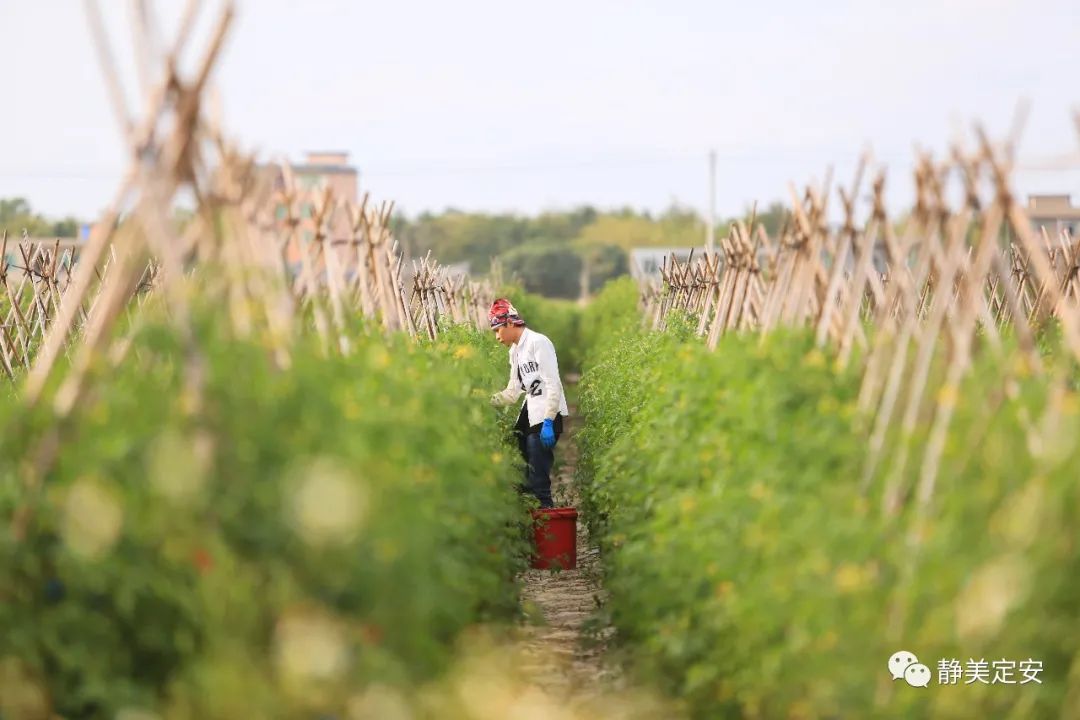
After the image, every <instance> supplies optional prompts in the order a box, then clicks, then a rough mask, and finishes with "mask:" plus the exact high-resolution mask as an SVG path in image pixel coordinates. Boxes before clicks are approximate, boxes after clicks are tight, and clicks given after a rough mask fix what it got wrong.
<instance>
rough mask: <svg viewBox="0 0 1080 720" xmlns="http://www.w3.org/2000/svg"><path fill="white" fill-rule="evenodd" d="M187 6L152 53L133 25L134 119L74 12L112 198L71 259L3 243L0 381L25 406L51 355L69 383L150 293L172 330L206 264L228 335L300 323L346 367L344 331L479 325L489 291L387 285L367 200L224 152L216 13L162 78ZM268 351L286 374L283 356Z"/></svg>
mask: <svg viewBox="0 0 1080 720" xmlns="http://www.w3.org/2000/svg"><path fill="white" fill-rule="evenodd" d="M199 5H200V4H199V3H198V2H195V1H194V0H192V1H191V2H189V3H188V6H187V9H186V11H185V14H184V16H183V20H182V22H181V26H180V29H179V31H178V33H177V36H176V37H175V39H174V41H173V42H172V44H171V45H170V46H169V47H167V48H155V47H153V44H152V42H151V39H152V38H155V37H160V34H159V33H157V32H156V31H155V30H154V29H153V28H150V27H149V26H148V25H147V23H149V22H150V18H151V17H152V14H146V13H140V14H137V15H136V27H135V31H136V35H137V36H138V37H140V38H141V39H142V41H141V42H140V43H138V48H137V50H138V52H139V53H140V57H138V58H137V61H139V62H138V66H139V68H140V70H141V76H140V87H141V90H142V92H143V94H144V96H145V100H146V102H145V108H146V110H145V113H144V114H143V115H142V116H141V117H140V118H139V119H138V120H136V119H134V118H133V114H132V112H131V109H130V108H129V106H128V104H127V103H126V102H125V101H124V99H123V98H124V94H123V92H122V90H121V88H120V79H119V73H118V72H117V70H116V67H115V65H114V63H113V60H112V53H111V49H110V44H109V42H108V40H107V38H106V37H105V33H104V27H103V25H102V23H101V22H100V17H99V15H98V12H97V6H96V4H95V3H94V2H89V3H88V8H89V17H90V23H89V26H90V29H91V31H92V34H93V36H94V40H95V43H96V46H97V49H98V51H99V56H100V59H101V61H102V67H103V69H104V73H105V78H106V82H107V85H108V87H109V89H110V93H111V96H112V100H113V105H114V109H115V111H116V115H117V117H118V119H119V121H120V124H121V127H122V129H123V131H124V133H125V134H126V136H127V139H128V146H129V152H130V155H129V156H130V158H131V160H130V166H129V169H128V171H127V173H126V175H125V179H124V181H123V183H122V185H121V188H120V190H119V192H118V193H117V196H116V199H115V200H114V202H113V203H112V204H111V206H110V207H109V209H108V210H107V211H106V212H105V214H104V216H103V218H102V219H101V221H100V222H98V223H97V224H95V226H94V227H93V230H92V232H91V235H90V237H89V239H88V240H87V242H86V243H85V244H84V245H81V246H79V247H78V248H77V249H72V248H68V249H65V250H63V251H62V252H61V249H60V245H59V242H58V241H57V242H56V243H53V244H49V243H43V242H31V241H29V239H28V238H26V237H25V236H24V238H23V239H21V240H18V241H16V240H14V239H9V238H8V236H7V234H5V235H4V236H3V247H2V257H3V265H2V267H0V282H2V283H3V286H4V287H3V293H2V295H0V315H2V317H3V324H2V328H0V369H2V371H3V373H4V374H5V375H6V376H7V377H8V378H10V379H13V380H14V379H20V378H21V376H23V375H25V376H26V396H27V398H28V400H29V401H31V402H34V401H36V399H37V398H38V397H39V395H40V393H41V391H42V389H43V387H44V384H45V380H46V379H47V378H48V376H49V375H50V374H51V373H52V371H53V369H54V367H56V364H57V363H56V361H57V359H58V357H59V356H60V355H61V354H66V355H68V357H69V358H70V359H71V361H72V371H71V375H70V377H69V380H71V379H72V378H76V377H78V376H79V375H80V374H81V373H82V372H83V371H84V370H85V368H86V366H87V363H88V362H89V358H90V357H91V355H92V354H93V353H94V352H95V351H97V350H101V349H102V348H103V347H104V345H105V344H107V342H108V338H109V336H110V335H111V330H110V329H111V327H112V325H113V323H114V322H115V320H116V319H117V318H118V317H120V316H123V315H130V314H131V313H132V311H133V307H134V306H141V305H142V304H144V303H145V301H146V300H147V298H149V297H151V296H152V295H154V294H157V293H162V292H164V293H166V294H167V295H168V298H167V305H168V307H169V311H170V313H171V314H172V315H173V316H174V318H175V319H176V320H177V322H179V323H180V324H181V325H183V324H184V323H186V318H187V312H188V311H187V309H186V305H187V301H186V300H185V299H184V293H183V291H182V290H181V289H180V288H179V284H178V281H179V280H180V279H182V278H183V279H187V278H190V277H192V276H194V275H197V274H198V273H199V272H200V268H201V267H203V266H205V265H207V264H214V265H215V266H217V267H221V268H223V269H224V270H223V271H224V275H225V278H226V280H227V281H226V282H225V283H224V284H223V285H222V286H221V293H222V295H223V302H222V307H223V308H224V309H226V310H227V312H228V313H229V316H230V318H231V320H232V322H233V325H234V327H235V328H236V329H237V330H238V331H239V332H242V333H248V332H251V331H252V329H253V328H254V327H255V326H257V325H259V323H266V324H267V325H268V326H269V327H270V328H271V330H272V334H273V335H274V336H275V337H277V338H279V339H280V338H286V337H289V336H290V333H291V332H292V330H293V326H294V324H295V322H296V319H297V318H301V317H304V318H307V317H310V319H311V322H312V323H313V324H314V326H315V328H316V330H317V332H318V334H319V337H320V338H321V339H322V341H323V344H324V347H325V348H326V349H327V350H329V348H330V346H331V345H333V346H334V347H335V348H336V349H337V351H340V352H344V353H348V352H349V343H348V337H347V336H348V333H349V330H350V328H351V327H352V326H354V325H355V324H356V322H357V318H358V317H361V318H369V319H371V320H372V321H374V322H375V323H377V324H378V325H380V326H381V327H382V328H383V329H384V330H385V331H387V332H397V331H402V332H407V333H409V334H411V335H413V336H419V335H423V336H427V337H432V338H433V337H435V336H436V335H437V334H438V333H439V329H440V323H441V322H443V321H444V318H445V319H446V320H452V321H454V322H471V323H474V324H476V325H478V326H482V322H483V318H484V317H485V313H486V310H487V307H488V306H489V305H490V301H491V299H492V298H493V294H494V291H493V286H492V283H491V282H490V281H485V282H474V281H471V280H469V279H468V278H466V277H461V276H453V277H452V276H450V275H449V274H448V273H447V271H446V270H445V269H444V268H442V267H440V266H439V265H438V264H437V263H435V262H433V261H432V260H431V259H430V258H425V259H424V260H423V261H422V263H420V267H419V269H418V270H417V272H416V273H415V274H414V276H413V278H412V279H411V280H410V281H408V282H406V281H405V280H404V279H403V277H402V266H403V264H404V262H405V258H404V256H403V254H402V251H401V248H400V246H399V245H398V243H397V241H396V240H395V239H394V238H393V235H392V232H391V229H390V218H391V213H392V209H393V206H392V205H391V204H382V205H378V206H376V205H375V204H374V203H372V202H370V201H369V198H368V196H367V195H365V196H364V197H363V198H362V199H361V200H360V201H359V202H355V201H353V200H351V199H349V198H338V197H335V196H334V195H333V193H332V192H331V191H330V190H329V189H324V190H301V189H299V188H298V186H297V183H296V180H295V178H294V176H293V173H292V171H291V168H290V167H289V166H288V164H285V163H282V164H275V165H266V166H258V165H256V164H255V163H254V161H253V159H252V158H251V157H248V156H245V155H244V154H242V153H240V152H238V151H236V150H235V149H234V148H233V147H231V146H230V145H229V144H228V143H226V142H225V140H224V139H223V135H222V133H221V131H220V129H219V128H220V123H218V122H217V121H216V119H214V118H211V117H209V116H208V113H207V112H206V110H205V108H204V96H205V94H206V88H207V85H208V78H209V76H210V73H211V71H212V69H213V67H214V65H215V63H216V61H217V57H218V53H219V51H220V48H221V45H222V42H223V40H224V38H225V36H226V34H227V32H228V29H229V27H230V25H231V23H232V18H233V8H232V4H231V3H227V4H226V5H225V6H224V8H223V9H222V10H221V14H220V16H219V17H218V19H217V22H216V23H215V24H214V26H213V29H212V31H211V32H210V33H209V36H208V40H207V42H206V43H205V47H204V49H203V54H202V57H201V59H200V61H199V63H197V65H196V71H195V72H194V73H193V75H192V76H190V77H182V76H181V75H180V73H179V71H178V67H179V63H178V60H177V58H178V57H179V56H180V54H181V53H182V52H184V51H185V49H186V46H187V44H188V42H189V40H190V35H191V33H192V24H193V23H194V20H195V17H196V15H197V13H198V10H199ZM154 58H156V59H157V61H156V62H152V60H153V59H154ZM154 72H158V77H157V78H156V82H154V80H155V78H154V75H153V73H154ZM181 190H188V191H190V192H191V193H192V194H193V195H194V197H196V198H197V199H198V208H197V210H196V212H195V215H194V217H193V219H192V220H191V221H190V222H189V223H188V225H187V226H186V228H184V229H183V230H178V229H176V227H175V226H174V224H173V222H172V221H171V208H172V205H173V201H174V198H175V197H176V196H177V195H178V194H179V192H180V191H181ZM304 209H310V210H311V212H310V213H305V212H303V210H304ZM342 225H345V226H347V227H349V228H350V229H351V232H350V233H349V234H348V236H346V237H333V236H332V235H331V232H330V228H331V227H340V226H342ZM9 258H17V259H16V260H14V261H12V262H9ZM277 352H278V356H279V360H281V361H282V362H287V360H286V358H287V349H286V347H285V345H284V344H279V346H278V348H277ZM72 382H75V381H74V380H72ZM66 387H67V391H66V392H62V393H61V394H60V396H59V397H58V402H60V405H61V406H62V405H66V406H67V407H61V406H58V409H60V410H62V412H66V411H67V410H68V409H70V405H71V404H73V402H74V401H75V400H76V399H77V397H78V395H79V393H78V392H76V391H75V388H76V387H77V382H75V384H71V383H68V384H67V385H66Z"/></svg>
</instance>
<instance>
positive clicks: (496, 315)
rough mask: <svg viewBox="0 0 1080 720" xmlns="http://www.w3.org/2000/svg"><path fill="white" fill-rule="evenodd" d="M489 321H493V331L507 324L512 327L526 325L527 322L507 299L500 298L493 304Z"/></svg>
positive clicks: (489, 312)
mask: <svg viewBox="0 0 1080 720" xmlns="http://www.w3.org/2000/svg"><path fill="white" fill-rule="evenodd" d="M488 320H490V321H491V329H492V330H494V329H495V328H497V327H501V326H502V325H506V324H507V323H509V324H510V325H524V324H525V321H524V320H522V319H521V316H520V315H518V311H517V310H516V309H515V308H514V306H513V305H511V304H510V301H509V300H507V299H506V298H499V299H498V300H496V301H495V302H493V303H492V304H491V310H489V311H488Z"/></svg>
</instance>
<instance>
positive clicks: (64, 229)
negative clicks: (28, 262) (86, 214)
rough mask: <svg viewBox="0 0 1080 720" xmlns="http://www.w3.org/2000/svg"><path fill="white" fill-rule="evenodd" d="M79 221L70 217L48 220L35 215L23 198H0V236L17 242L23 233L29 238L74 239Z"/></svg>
mask: <svg viewBox="0 0 1080 720" xmlns="http://www.w3.org/2000/svg"><path fill="white" fill-rule="evenodd" d="M78 228H79V221H78V220H76V219H75V218H73V217H71V216H70V215H69V216H68V217H66V218H63V219H62V220H55V221H54V220H48V219H46V218H45V217H43V216H42V215H40V214H38V213H35V212H34V210H33V208H31V207H30V203H29V202H27V201H26V199H25V198H21V197H17V198H0V234H2V233H3V231H5V230H6V231H7V233H8V238H10V239H12V240H17V239H19V238H21V237H22V234H23V231H24V230H25V231H26V234H27V235H29V236H30V237H37V238H42V237H46V238H47V237H75V234H76V233H77V232H78Z"/></svg>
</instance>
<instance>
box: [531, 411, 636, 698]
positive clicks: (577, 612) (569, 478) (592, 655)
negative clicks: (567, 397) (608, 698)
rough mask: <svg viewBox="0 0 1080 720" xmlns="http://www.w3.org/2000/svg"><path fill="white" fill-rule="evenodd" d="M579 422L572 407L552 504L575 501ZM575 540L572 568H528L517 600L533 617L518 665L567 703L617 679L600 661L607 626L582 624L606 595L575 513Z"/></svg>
mask: <svg viewBox="0 0 1080 720" xmlns="http://www.w3.org/2000/svg"><path fill="white" fill-rule="evenodd" d="M580 424H581V418H580V417H578V415H577V408H576V407H571V408H570V417H569V418H567V422H566V423H565V425H564V428H563V434H562V435H561V436H560V437H559V444H558V446H557V448H556V454H557V456H558V457H559V459H560V460H561V466H560V468H559V471H558V473H557V475H556V476H555V477H553V478H552V492H553V494H554V496H555V505H556V506H575V505H576V504H577V502H576V501H577V496H576V493H575V491H574V487H573V477H574V473H575V471H576V469H577V458H578V448H577V444H576V442H575V434H576V432H577V429H578V427H579V426H580ZM577 543H578V566H577V568H576V569H574V570H564V571H561V572H551V571H547V570H528V571H526V572H525V574H524V577H523V578H522V580H523V584H524V588H523V592H522V605H523V608H524V610H525V613H526V615H527V616H529V617H530V619H531V620H532V623H530V624H526V625H525V626H524V627H523V637H522V639H521V643H520V648H521V654H522V657H523V663H524V665H523V667H522V668H521V670H522V672H524V673H527V676H528V677H530V678H532V679H533V681H534V682H535V683H536V684H537V685H538V686H540V687H542V688H543V689H544V691H545V692H546V693H547V694H549V695H550V696H552V697H554V698H558V699H561V700H563V701H566V702H568V703H569V704H578V703H582V702H583V703H588V702H589V701H590V700H593V699H596V698H598V697H599V695H600V694H602V693H605V692H610V691H612V690H615V689H617V685H619V684H621V683H620V682H619V681H620V679H621V678H620V673H619V672H618V669H617V668H616V667H614V663H607V662H605V650H606V645H607V643H606V639H607V638H609V637H610V635H611V632H612V630H611V628H591V627H587V626H586V621H588V620H589V619H590V617H591V616H592V615H593V613H594V612H595V611H596V610H597V609H598V607H600V605H601V603H603V602H604V601H605V600H606V595H605V593H604V589H603V587H602V586H601V582H600V580H601V578H600V558H599V551H598V550H597V549H596V548H594V547H592V546H591V545H590V543H589V535H588V532H587V531H586V529H585V524H584V523H583V522H582V521H581V520H580V519H579V521H578V536H577Z"/></svg>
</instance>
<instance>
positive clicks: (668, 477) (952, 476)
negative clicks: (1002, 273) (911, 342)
mask: <svg viewBox="0 0 1080 720" xmlns="http://www.w3.org/2000/svg"><path fill="white" fill-rule="evenodd" d="M680 335H682V336H683V337H682V339H680V337H679V336H680ZM1011 357H1012V356H1011V355H1007V356H1006V359H1005V360H1002V361H995V360H994V359H992V358H991V357H989V356H987V357H984V358H982V359H981V360H980V361H979V364H978V365H977V367H976V369H975V372H974V373H973V374H972V376H971V377H970V378H969V380H968V381H967V382H966V383H965V385H964V386H963V387H962V388H959V389H957V390H956V392H957V393H958V397H959V398H960V402H959V403H958V406H957V415H956V417H955V419H954V424H953V427H952V431H951V432H950V435H949V441H948V442H947V443H946V447H945V452H944V456H943V458H942V464H941V470H940V472H939V481H938V487H937V490H936V493H935V495H934V497H933V501H932V502H931V504H930V505H929V506H928V507H927V518H928V522H926V523H925V525H920V523H919V521H918V519H917V517H916V508H917V507H918V503H917V502H916V501H914V500H912V501H911V502H909V503H908V504H907V505H906V506H905V507H906V509H904V510H903V511H902V512H901V513H900V514H899V515H898V516H895V517H890V516H888V515H885V514H884V513H883V512H882V511H881V507H882V488H883V487H884V485H885V480H884V478H876V479H875V480H874V482H873V483H872V484H871V485H870V490H869V492H868V493H865V494H864V493H862V492H861V488H860V476H861V472H862V469H863V464H864V460H865V452H866V450H865V448H866V444H867V439H866V429H865V427H864V424H863V423H862V422H861V421H860V419H859V418H858V417H857V416H856V413H855V409H854V400H855V396H856V393H857V390H858V384H857V378H855V377H853V376H851V375H848V374H842V373H837V372H835V371H834V370H832V369H831V368H830V367H828V363H827V362H826V359H825V356H824V355H822V354H821V353H820V352H818V351H816V350H814V349H812V343H811V341H810V338H808V337H805V336H802V335H798V334H796V335H775V334H774V335H772V336H770V337H769V338H768V340H767V341H765V342H762V341H761V339H760V338H757V337H728V338H725V339H724V340H723V341H722V342H721V344H720V345H719V347H718V348H717V350H716V351H715V352H713V353H710V352H708V351H707V350H706V349H705V348H704V347H703V346H702V345H701V344H700V343H699V342H698V341H697V340H695V339H693V338H689V339H687V338H686V337H685V332H684V329H681V330H677V331H675V332H668V333H662V334H643V333H636V332H630V333H624V334H623V335H622V336H621V337H620V338H618V340H617V341H616V342H615V344H614V345H613V346H611V347H608V348H606V349H605V350H604V351H603V353H602V354H599V355H598V354H591V355H590V359H589V361H588V363H587V370H586V374H585V377H584V379H583V383H582V385H583V387H582V397H581V409H582V411H583V412H584V413H585V415H586V419H587V423H586V429H585V430H584V431H583V432H582V433H581V434H580V435H579V442H580V443H581V444H582V446H583V455H582V461H581V465H580V471H581V473H582V486H581V489H582V492H583V494H584V497H585V501H584V504H585V509H586V510H587V511H588V512H589V514H590V516H591V518H590V523H591V524H592V526H593V528H594V530H595V531H596V532H597V534H598V535H599V536H600V537H601V541H602V545H603V549H604V556H605V564H606V568H607V573H608V575H607V589H608V591H609V593H610V598H611V599H610V602H609V606H608V611H609V612H610V613H611V617H612V620H613V622H614V624H615V626H616V628H617V630H618V632H619V635H620V637H621V638H622V639H623V641H624V642H625V643H626V644H627V645H628V648H629V650H630V656H631V657H632V659H633V664H634V666H635V668H636V670H637V672H638V675H639V677H642V678H650V679H652V680H653V681H655V682H657V683H658V684H659V685H660V686H661V687H662V688H664V689H665V690H666V691H668V692H669V693H671V694H673V695H675V696H678V697H680V698H683V699H685V700H686V701H688V703H689V705H690V707H691V708H693V712H694V715H695V716H696V717H702V718H714V717H741V716H750V717H911V718H916V717H944V718H967V717H1058V716H1060V714H1061V712H1063V711H1067V709H1069V708H1073V707H1076V703H1077V698H1078V697H1080V682H1078V681H1077V680H1076V679H1075V677H1074V676H1070V674H1069V673H1070V667H1072V666H1073V665H1074V664H1075V658H1076V657H1077V656H1078V652H1080V629H1078V628H1080V609H1078V608H1077V605H1076V603H1075V597H1076V593H1077V582H1076V580H1075V579H1074V578H1076V577H1078V573H1077V571H1078V570H1080V548H1078V547H1077V545H1076V543H1074V542H1072V541H1070V540H1069V539H1068V538H1071V537H1073V536H1074V535H1075V528H1076V525H1077V522H1078V521H1080V517H1078V515H1080V497H1078V496H1080V490H1078V489H1077V485H1076V483H1075V467H1076V466H1077V463H1078V462H1080V448H1078V445H1077V443H1076V440H1075V438H1076V437H1077V435H1078V433H1080V398H1078V397H1077V396H1076V394H1075V393H1074V392H1071V391H1065V392H1062V393H1056V394H1055V393H1048V389H1047V387H1046V382H1045V381H1044V380H1041V379H1036V378H1026V379H1024V368H1023V367H1022V366H1020V367H1019V369H1017V368H1014V367H1012V365H1011V364H1012V363H1013V361H1012V359H1011ZM934 372H935V373H938V372H940V368H935V370H934ZM1018 373H1019V377H1020V378H1021V379H1020V380H1019V381H1016V380H1012V381H1009V382H1010V385H1005V384H1003V382H1002V380H1001V378H1003V377H1007V376H1010V375H1011V376H1013V377H1016V376H1017V375H1018ZM1048 398H1054V400H1053V401H1052V402H1051V401H1050V400H1049V399H1048ZM945 401H948V400H947V399H946V400H945ZM933 407H936V404H935V405H933V406H932V407H931V408H928V409H929V410H932V409H933ZM930 417H931V416H930V415H928V414H924V415H923V421H922V422H921V423H920V425H919V430H918V432H916V433H915V434H914V435H913V436H912V437H910V438H903V437H897V438H890V440H889V443H888V447H889V448H891V450H890V451H889V453H887V455H886V460H885V462H884V464H883V475H884V476H885V477H888V474H889V471H890V470H891V469H892V468H893V467H894V464H895V463H896V462H897V458H898V456H899V450H898V448H899V447H900V443H909V444H910V448H909V456H910V458H912V459H910V460H909V461H908V468H907V471H906V472H905V473H904V475H903V481H904V484H903V486H904V487H907V488H914V486H915V484H916V482H917V478H918V475H919V471H920V460H921V458H922V456H923V450H924V449H925V446H926V436H927V432H926V429H927V426H928V424H929V420H930ZM1039 418H1045V419H1044V420H1038V419H1039ZM1033 423H1036V424H1037V427H1038V428H1039V437H1040V438H1042V440H1041V442H1038V443H1034V441H1032V440H1031V439H1029V438H1030V437H1032V432H1033V431H1034V428H1033ZM1033 443H1034V444H1033ZM920 528H921V529H920ZM900 649H904V650H909V651H911V652H914V653H915V654H916V655H918V657H919V658H920V660H921V661H922V662H924V663H925V664H927V665H928V666H930V668H931V672H932V673H933V674H934V678H935V682H934V683H933V684H932V685H931V687H930V688H928V689H925V690H919V689H915V688H911V687H908V686H907V685H906V684H904V683H903V682H902V681H901V682H896V683H893V682H891V681H890V680H889V677H888V675H887V674H886V661H887V659H888V657H889V656H890V655H891V654H892V653H893V652H895V651H897V650H900ZM949 658H956V659H958V660H960V662H961V663H962V664H963V663H966V661H967V660H968V659H975V660H978V659H980V658H984V659H985V660H987V661H988V662H992V661H994V660H1000V659H1003V658H1004V659H1011V660H1016V661H1020V660H1026V659H1028V658H1034V659H1038V660H1042V661H1043V662H1044V664H1045V668H1046V669H1045V670H1044V672H1043V673H1042V675H1041V679H1042V681H1043V683H1042V684H1035V683H1028V684H1025V685H1022V686H1021V685H1012V686H1003V685H1001V684H997V685H984V684H982V683H976V684H973V685H965V684H963V683H961V684H960V685H959V686H944V685H939V684H937V682H936V679H937V661H938V660H939V659H949ZM993 674H994V671H993V670H991V677H992V676H993ZM1020 677H1021V674H1020V673H1019V672H1018V671H1016V672H1015V673H1014V679H1020Z"/></svg>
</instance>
